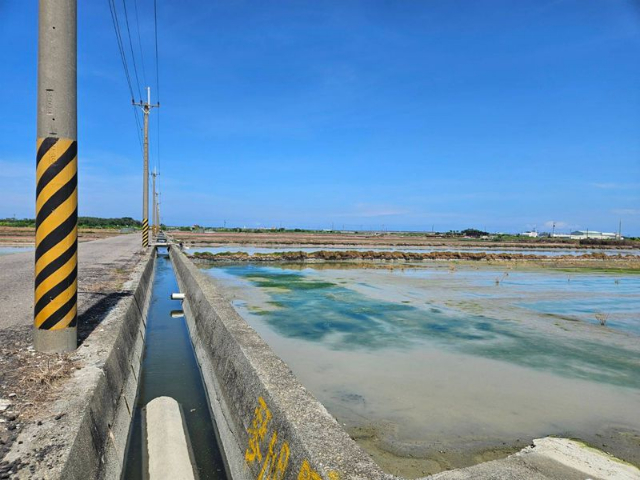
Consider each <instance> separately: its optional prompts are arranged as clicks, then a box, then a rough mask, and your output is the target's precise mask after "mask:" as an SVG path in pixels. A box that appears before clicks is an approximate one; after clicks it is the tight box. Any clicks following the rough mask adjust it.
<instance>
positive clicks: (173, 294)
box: [171, 293, 184, 300]
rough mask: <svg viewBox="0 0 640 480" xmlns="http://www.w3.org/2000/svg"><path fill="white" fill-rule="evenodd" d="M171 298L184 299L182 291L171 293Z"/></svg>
mask: <svg viewBox="0 0 640 480" xmlns="http://www.w3.org/2000/svg"><path fill="white" fill-rule="evenodd" d="M171 300H184V293H172V294H171Z"/></svg>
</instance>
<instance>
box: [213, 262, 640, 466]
mask: <svg viewBox="0 0 640 480" xmlns="http://www.w3.org/2000/svg"><path fill="white" fill-rule="evenodd" d="M347 267H348V266H344V268H343V267H341V266H336V265H315V266H311V267H310V266H309V265H308V264H307V265H291V264H283V265H268V266H265V265H263V264H260V265H255V264H242V265H220V266H216V267H213V268H207V269H206V271H207V272H208V273H209V274H210V275H211V276H212V277H213V278H214V279H215V280H214V281H216V283H217V284H218V285H219V286H220V288H221V290H222V291H223V292H225V293H226V295H228V296H229V298H230V299H231V301H232V302H233V304H234V305H235V307H236V308H237V309H238V311H239V312H240V313H241V314H242V315H243V316H244V318H246V319H247V321H248V322H249V323H250V324H251V325H252V326H253V327H254V328H255V329H256V330H257V331H258V333H259V334H260V335H261V336H262V337H263V338H264V339H265V340H266V341H267V343H269V344H270V345H271V347H272V348H273V349H274V350H275V352H276V353H277V354H278V355H280V356H281V357H282V358H283V359H284V360H285V362H287V364H288V365H289V366H290V367H291V369H292V370H293V372H294V373H295V374H296V376H297V377H298V379H299V380H300V381H301V382H302V384H303V385H305V386H306V387H307V388H308V389H309V390H310V391H311V392H312V394H313V395H314V396H316V398H318V399H319V400H320V401H321V402H322V403H323V404H324V405H325V406H326V407H327V409H328V410H329V411H330V412H331V413H332V414H333V415H334V416H335V417H336V418H337V419H338V421H339V422H340V423H341V424H343V425H344V426H345V428H346V429H347V431H348V432H349V433H350V434H351V435H352V436H353V437H354V439H356V441H358V442H359V444H360V445H361V446H362V447H363V448H365V449H366V450H367V451H368V452H369V453H370V454H371V455H372V456H373V457H374V459H375V460H376V461H377V462H378V463H379V464H380V465H381V466H382V467H383V468H384V469H386V470H387V471H389V472H390V473H394V474H401V475H405V476H412V477H418V476H422V475H424V474H427V473H434V472H437V471H441V470H445V469H449V468H456V467H462V466H467V465H471V464H475V463H479V462H481V461H485V460H491V459H493V458H499V457H504V456H506V455H508V454H509V453H512V452H514V451H516V450H518V449H520V448H522V447H524V446H526V445H527V444H529V443H530V442H531V441H532V439H534V438H539V437H542V436H546V435H561V436H567V437H576V438H580V439H583V440H585V441H587V442H588V443H589V444H592V445H594V446H596V447H599V448H602V449H603V450H605V451H610V452H612V453H614V454H616V455H618V456H620V457H622V458H624V459H626V460H628V461H631V462H634V463H636V464H637V463H640V415H638V408H639V406H640V275H637V274H635V275H634V274H598V273H585V274H580V273H575V272H569V273H567V272H559V271H551V270H548V269H542V268H527V269H524V268H521V269H518V268H510V269H509V270H507V269H506V268H507V267H505V269H498V267H480V268H478V267H473V266H470V267H461V266H459V267H457V268H448V266H447V265H443V264H442V263H440V264H438V265H433V266H431V267H420V268H403V267H397V266H396V267H389V268H384V267H382V266H379V265H378V266H377V267H376V268H353V266H351V268H347ZM596 313H598V314H600V313H601V314H603V315H605V316H606V317H607V322H606V325H604V326H602V325H600V323H599V320H598V319H597V317H596V316H595V315H596Z"/></svg>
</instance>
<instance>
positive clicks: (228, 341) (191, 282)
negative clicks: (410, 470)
mask: <svg viewBox="0 0 640 480" xmlns="http://www.w3.org/2000/svg"><path fill="white" fill-rule="evenodd" d="M170 255H171V259H172V261H173V265H174V270H175V273H176V277H177V279H178V284H179V285H180V290H181V291H182V292H183V293H185V295H186V298H185V301H184V310H185V314H186V315H185V316H186V318H187V322H188V324H189V330H190V334H191V338H192V340H193V343H194V347H195V351H196V356H197V357H198V361H199V363H200V365H201V368H202V374H203V377H204V381H205V385H206V388H207V391H208V394H209V401H210V406H211V409H212V412H213V413H214V416H215V419H216V422H217V427H218V431H219V434H220V438H221V441H222V445H223V449H224V452H225V456H226V459H227V463H228V467H229V471H230V473H231V475H232V477H233V478H234V479H242V478H280V479H303V480H320V479H321V478H323V479H330V480H338V479H346V478H350V479H363V480H364V479H370V480H376V479H392V478H394V477H393V476H391V475H388V474H385V473H384V472H382V470H381V469H380V468H379V467H378V466H377V465H376V464H375V463H374V462H373V461H372V460H371V458H370V457H369V456H368V455H367V454H366V453H365V452H364V451H363V450H362V449H361V448H360V447H359V446H358V445H357V444H356V443H355V442H354V441H353V440H352V439H351V438H350V437H349V436H348V435H347V434H346V432H345V431H344V430H343V429H342V428H341V427H340V425H339V424H338V423H337V422H336V420H335V419H334V418H333V417H332V416H331V415H330V414H329V413H328V412H327V410H326V409H325V408H324V407H323V406H322V405H321V404H320V403H319V402H318V401H317V400H316V399H315V398H314V397H313V396H311V394H310V393H309V392H308V391H307V390H306V389H305V388H304V387H303V386H302V385H301V384H300V383H299V382H298V381H297V380H296V378H295V377H294V376H293V373H292V372H291V370H290V369H289V367H287V365H286V364H285V363H284V362H283V361H282V360H281V359H280V358H279V357H278V356H277V355H276V354H275V353H274V352H273V351H272V350H271V348H270V347H269V346H268V345H267V344H266V343H265V342H264V341H263V340H262V339H261V338H260V336H259V335H258V334H257V333H256V332H255V331H254V330H253V329H252V328H251V327H249V325H248V324H247V323H246V322H245V321H244V319H243V318H242V317H240V315H239V314H238V313H237V312H236V311H235V310H234V308H233V307H232V305H231V304H230V303H229V301H228V300H227V299H225V298H224V297H223V296H221V295H220V294H219V292H218V291H217V290H216V289H215V287H214V285H213V284H212V283H211V282H210V281H209V280H208V279H207V278H206V277H205V276H204V274H202V273H201V272H200V271H199V270H198V269H197V267H195V265H194V264H193V263H192V262H191V261H190V260H189V259H188V258H187V257H186V256H185V255H184V254H183V253H181V252H180V251H178V249H175V248H172V249H171V251H170Z"/></svg>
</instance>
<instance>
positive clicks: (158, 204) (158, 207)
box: [156, 192, 162, 235]
mask: <svg viewBox="0 0 640 480" xmlns="http://www.w3.org/2000/svg"><path fill="white" fill-rule="evenodd" d="M156 225H157V226H158V231H157V233H156V235H157V234H158V233H160V226H161V225H162V221H161V220H160V192H156Z"/></svg>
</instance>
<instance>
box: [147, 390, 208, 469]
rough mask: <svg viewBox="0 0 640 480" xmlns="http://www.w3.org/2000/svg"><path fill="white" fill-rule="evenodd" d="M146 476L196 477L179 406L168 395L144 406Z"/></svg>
mask: <svg viewBox="0 0 640 480" xmlns="http://www.w3.org/2000/svg"><path fill="white" fill-rule="evenodd" d="M144 419H145V421H144V428H145V432H146V435H145V439H146V443H147V445H146V446H147V460H148V472H149V480H195V478H196V475H195V474H194V471H195V469H194V468H193V458H192V455H191V448H190V446H189V436H188V433H187V431H186V427H185V424H184V417H183V415H182V409H181V408H180V405H179V404H178V402H176V401H175V400H174V399H173V398H170V397H158V398H155V399H153V400H152V401H150V402H149V403H148V404H147V405H146V407H145V408H144Z"/></svg>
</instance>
